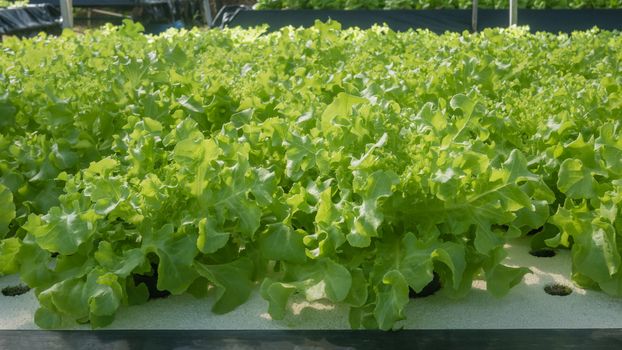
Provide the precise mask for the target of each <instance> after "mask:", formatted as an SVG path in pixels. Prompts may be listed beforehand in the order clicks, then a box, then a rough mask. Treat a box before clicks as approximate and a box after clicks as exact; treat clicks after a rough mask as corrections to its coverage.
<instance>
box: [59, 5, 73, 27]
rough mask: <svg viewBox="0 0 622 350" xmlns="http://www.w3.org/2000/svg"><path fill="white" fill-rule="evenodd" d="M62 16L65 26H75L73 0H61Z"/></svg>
mask: <svg viewBox="0 0 622 350" xmlns="http://www.w3.org/2000/svg"><path fill="white" fill-rule="evenodd" d="M60 16H61V18H62V19H63V28H72V27H73V0H60Z"/></svg>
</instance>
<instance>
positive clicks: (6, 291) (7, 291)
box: [2, 284, 30, 297]
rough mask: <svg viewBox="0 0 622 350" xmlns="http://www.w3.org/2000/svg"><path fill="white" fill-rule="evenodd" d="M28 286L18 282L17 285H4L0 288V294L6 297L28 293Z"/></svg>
mask: <svg viewBox="0 0 622 350" xmlns="http://www.w3.org/2000/svg"><path fill="white" fill-rule="evenodd" d="M29 290H30V287H28V286H25V285H23V284H18V285H17V286H10V287H5V288H3V289H2V295H4V296H7V297H16V296H18V295H22V294H25V293H28V291H29Z"/></svg>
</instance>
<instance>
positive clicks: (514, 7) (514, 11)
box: [510, 0, 518, 26]
mask: <svg viewBox="0 0 622 350" xmlns="http://www.w3.org/2000/svg"><path fill="white" fill-rule="evenodd" d="M517 23H518V0H510V26H515V25H516V24H517Z"/></svg>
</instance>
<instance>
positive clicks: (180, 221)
mask: <svg viewBox="0 0 622 350" xmlns="http://www.w3.org/2000/svg"><path fill="white" fill-rule="evenodd" d="M141 30H142V27H141V26H140V25H139V24H134V23H131V22H126V23H125V25H124V26H122V27H112V26H109V27H105V28H103V29H100V30H96V31H87V32H86V33H85V34H83V35H82V34H81V35H77V34H73V33H72V32H70V31H66V32H65V33H64V34H63V35H62V36H61V37H51V36H45V35H41V36H38V37H36V38H32V39H25V40H18V39H15V38H7V39H6V40H5V41H4V42H3V43H2V46H1V50H0V72H1V73H0V115H1V116H2V118H0V275H1V274H13V273H18V274H19V275H20V277H21V279H22V280H23V281H24V282H25V283H26V284H28V286H30V287H32V288H34V291H35V294H36V296H37V298H38V300H39V302H40V305H41V307H40V308H39V310H38V311H37V313H36V315H35V321H36V323H37V324H38V325H39V326H41V327H43V328H59V327H64V326H66V325H71V324H74V323H75V322H79V323H86V322H88V323H90V324H91V326H92V327H103V326H106V325H108V324H110V323H111V322H113V319H114V316H115V314H116V311H117V310H118V309H119V308H120V307H122V306H124V305H135V304H140V303H144V302H146V301H147V300H148V298H149V296H150V293H153V292H154V288H152V290H151V291H150V289H149V283H148V281H150V280H151V281H152V282H153V284H154V285H156V286H157V289H159V290H161V291H166V292H170V293H172V294H181V293H191V294H193V295H195V296H196V297H200V298H201V297H211V298H215V302H214V308H213V311H214V312H216V313H225V312H229V311H231V310H233V309H235V308H236V307H238V306H239V305H241V304H243V303H244V302H245V301H246V300H247V299H248V297H249V295H250V293H252V291H253V290H254V289H256V288H257V289H259V290H260V293H261V294H262V296H263V297H264V298H265V299H266V300H268V301H269V305H270V306H269V312H270V314H271V315H272V317H273V318H276V319H278V318H281V317H283V316H284V315H285V313H286V312H288V300H289V298H290V296H292V295H293V294H300V295H303V296H304V297H306V298H307V299H308V300H318V299H326V300H329V301H331V302H334V303H341V304H345V305H347V306H349V307H350V322H351V325H352V327H354V328H359V327H367V328H381V329H391V328H393V327H399V326H400V323H399V322H400V321H401V320H402V319H403V318H404V313H403V310H404V308H405V307H406V305H407V304H408V303H409V298H408V295H409V290H411V289H412V290H414V291H415V292H418V291H421V290H422V289H423V288H424V287H425V286H426V285H427V284H429V283H430V282H431V281H432V280H433V278H434V275H437V276H438V278H439V280H440V284H441V285H442V289H441V293H445V294H447V295H449V296H453V297H462V296H464V295H466V294H468V293H469V291H470V289H471V286H472V283H473V281H474V280H484V281H485V282H486V284H487V289H488V291H489V292H490V293H492V294H494V295H496V296H502V295H505V294H506V293H507V292H508V291H509V289H510V288H511V287H512V286H514V285H516V284H517V283H519V282H520V281H521V278H522V276H523V275H524V274H525V273H529V270H528V269H527V268H524V267H511V266H507V265H505V264H504V263H503V262H504V258H505V256H506V251H505V248H504V245H505V244H506V243H507V242H508V241H511V240H512V239H514V238H517V237H521V236H525V235H527V234H528V233H534V232H537V233H536V235H535V236H534V237H533V239H532V245H533V247H534V248H543V247H553V248H560V249H566V248H567V249H571V250H572V259H573V261H572V265H573V276H572V277H573V279H574V281H575V282H576V283H578V284H580V285H581V286H584V287H589V288H594V289H601V290H603V291H604V292H606V293H608V294H610V295H613V296H622V276H621V274H620V267H621V266H622V261H621V260H622V259H621V256H620V254H621V247H620V243H619V241H620V232H622V226H621V222H622V221H621V220H620V205H619V204H620V202H621V201H622V137H621V136H622V135H621V134H622V130H621V125H620V123H621V120H622V118H621V116H622V97H621V96H622V91H621V86H622V65H621V62H622V37H621V36H620V34H618V33H611V32H599V31H598V30H593V31H589V32H577V33H575V34H573V35H572V36H568V35H552V34H544V33H539V34H530V33H529V32H528V31H527V30H525V29H521V28H514V29H494V30H492V29H490V30H489V29H487V30H484V31H482V32H481V33H477V34H468V33H465V34H457V33H447V34H443V35H436V34H433V33H430V32H428V31H409V32H405V33H396V32H393V31H391V30H390V29H388V28H385V27H374V28H372V29H369V30H356V29H348V30H342V29H341V28H340V25H339V24H338V23H334V22H329V23H320V22H318V23H316V25H315V26H313V27H311V28H308V29H292V28H285V29H282V30H280V31H277V32H274V33H270V34H267V33H264V31H263V30H262V29H253V30H240V29H225V30H207V31H204V30H199V29H193V30H191V31H186V30H182V31H169V32H166V33H164V34H162V35H160V36H146V35H143V34H142V33H141ZM145 282H147V283H145ZM208 290H209V291H210V293H208ZM413 302H414V303H416V301H413ZM415 321H416V320H415Z"/></svg>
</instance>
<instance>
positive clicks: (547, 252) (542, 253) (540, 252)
mask: <svg viewBox="0 0 622 350" xmlns="http://www.w3.org/2000/svg"><path fill="white" fill-rule="evenodd" d="M529 254H531V255H533V256H536V257H538V258H552V257H554V256H555V254H556V253H555V251H554V250H553V249H549V248H542V249H535V250H532V251H530V252H529Z"/></svg>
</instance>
